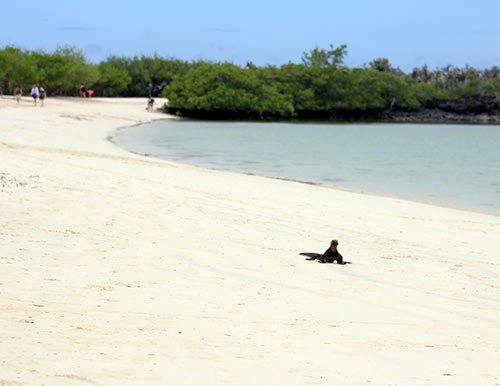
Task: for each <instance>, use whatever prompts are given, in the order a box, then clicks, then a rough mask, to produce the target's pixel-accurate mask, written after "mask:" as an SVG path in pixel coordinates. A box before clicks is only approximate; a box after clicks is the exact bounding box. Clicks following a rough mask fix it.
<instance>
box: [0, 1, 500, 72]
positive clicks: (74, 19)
mask: <svg viewBox="0 0 500 386" xmlns="http://www.w3.org/2000/svg"><path fill="white" fill-rule="evenodd" d="M1 13H2V17H1V18H2V24H1V25H0V47H3V46H6V45H14V46H17V47H21V48H24V49H29V50H35V49H43V50H47V51H53V50H54V49H55V48H56V47H57V46H58V45H73V46H76V47H78V48H80V49H82V50H83V51H84V53H85V55H86V56H87V58H88V59H89V60H90V61H91V62H98V61H100V60H104V59H106V58H107V57H109V56H110V55H119V56H135V55H142V54H144V55H153V54H155V53H157V54H158V55H161V56H164V57H174V58H178V59H183V60H188V61H191V60H199V59H204V60H213V61H229V62H233V63H235V64H240V65H244V64H245V63H246V62H247V61H251V62H253V63H254V64H256V65H268V64H270V65H281V64H285V63H288V62H295V63H299V62H301V56H302V53H303V52H306V51H309V50H310V49H312V48H314V47H316V46H317V47H319V48H325V49H326V48H328V47H329V46H330V44H333V45H334V46H339V45H340V44H346V45H347V50H348V56H347V57H346V59H345V64H346V65H348V66H349V67H362V66H364V65H366V64H368V63H369V62H370V61H372V60H373V59H375V58H380V57H385V58H388V59H389V61H390V62H391V64H392V65H393V66H394V67H400V68H401V69H403V70H404V71H407V72H408V71H411V70H412V69H413V68H414V67H421V66H422V65H424V64H427V65H428V66H429V67H430V68H431V69H434V68H436V67H442V66H445V65H447V64H452V65H454V66H460V67H461V66H464V65H466V64H468V65H471V66H473V67H477V68H487V67H491V66H493V65H500V50H499V49H498V48H499V47H498V44H499V42H500V22H499V20H500V1H499V0H475V1H470V0H467V1H466V0H419V1H410V0H399V1H396V0H377V1H374V0H350V1H340V0H329V1H327V0H301V1H295V0H288V1H282V0H252V1H238V0H207V1H194V0H183V1H179V0H177V1H171V0H148V1H137V0H134V1H132V0H77V1H68V0H64V1H63V0H45V1H39V0H38V1H33V0H23V1H2V6H1Z"/></svg>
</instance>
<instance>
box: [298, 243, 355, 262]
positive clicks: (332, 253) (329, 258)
mask: <svg viewBox="0 0 500 386" xmlns="http://www.w3.org/2000/svg"><path fill="white" fill-rule="evenodd" d="M338 245H339V242H338V241H337V240H332V241H331V243H330V247H329V248H328V249H327V250H326V251H325V253H323V254H322V255H320V254H319V253H309V252H303V253H301V255H303V256H308V257H307V258H306V260H316V259H317V260H318V263H333V262H335V261H336V262H337V264H347V262H344V259H343V258H342V255H341V254H340V253H339V251H338V250H337V246H338Z"/></svg>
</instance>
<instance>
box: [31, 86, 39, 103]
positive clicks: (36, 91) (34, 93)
mask: <svg viewBox="0 0 500 386" xmlns="http://www.w3.org/2000/svg"><path fill="white" fill-rule="evenodd" d="M30 95H31V97H32V98H33V102H34V103H35V106H36V102H37V100H38V96H39V95H40V90H39V89H38V86H37V85H36V84H33V87H31V90H30Z"/></svg>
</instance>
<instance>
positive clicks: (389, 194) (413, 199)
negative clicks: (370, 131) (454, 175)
mask: <svg viewBox="0 0 500 386" xmlns="http://www.w3.org/2000/svg"><path fill="white" fill-rule="evenodd" d="M155 121H165V120H163V119H159V120H155ZM144 125H146V124H135V125H132V126H125V127H121V128H118V129H116V130H114V131H112V132H111V133H110V134H109V135H108V136H107V138H106V140H108V141H109V142H111V143H113V144H114V145H115V146H117V147H119V148H121V149H123V150H125V151H127V152H129V153H132V154H136V155H139V156H143V157H148V158H155V159H159V160H163V161H168V162H173V163H178V164H183V165H189V166H194V167H199V168H203V169H208V170H216V171H225V172H232V173H238V174H244V175H250V176H260V177H264V178H270V179H274V180H282V181H288V182H294V183H300V184H306V185H313V186H321V187H324V188H328V189H334V190H338V191H344V192H349V193H354V194H363V195H370V196H375V197H385V198H394V199H398V200H404V201H410V202H416V203H421V204H426V205H431V206H437V207H442V208H449V209H454V210H459V211H465V212H473V213H481V214H485V215H489V216H494V217H500V215H499V214H496V213H492V212H491V210H488V209H482V208H478V207H477V206H472V205H466V204H459V203H453V202H448V201H443V200H439V199H425V198H421V197H415V196H409V195H404V194H398V193H394V192H384V193H380V192H374V191H370V190H368V189H365V188H353V187H349V188H348V187H345V186H339V185H338V184H335V183H330V182H323V181H314V180H307V179H295V178H290V177H286V176H280V175H269V174H266V173H265V172H263V171H258V170H257V171H248V172H247V171H243V170H238V169H237V168H231V167H224V166H222V165H219V166H212V165H206V164H203V163H194V162H189V161H187V160H186V161H183V160H179V159H173V158H168V157H164V156H160V155H155V154H152V153H149V152H142V151H137V150H134V149H133V148H131V147H129V146H127V145H126V143H125V142H122V141H120V139H119V136H118V133H119V132H121V131H123V130H135V129H137V128H139V127H141V126H144Z"/></svg>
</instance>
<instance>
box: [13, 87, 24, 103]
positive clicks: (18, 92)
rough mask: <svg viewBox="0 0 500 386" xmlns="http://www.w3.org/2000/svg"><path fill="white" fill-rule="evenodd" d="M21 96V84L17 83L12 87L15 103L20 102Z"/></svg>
mask: <svg viewBox="0 0 500 386" xmlns="http://www.w3.org/2000/svg"><path fill="white" fill-rule="evenodd" d="M22 96H23V89H22V88H21V86H19V85H17V87H16V88H15V89H14V99H15V100H16V102H17V104H19V103H20V101H21V97H22Z"/></svg>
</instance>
